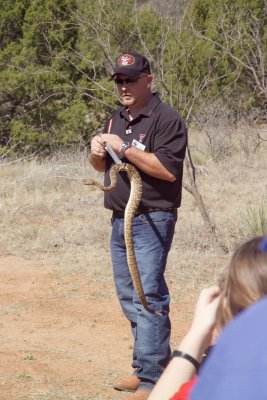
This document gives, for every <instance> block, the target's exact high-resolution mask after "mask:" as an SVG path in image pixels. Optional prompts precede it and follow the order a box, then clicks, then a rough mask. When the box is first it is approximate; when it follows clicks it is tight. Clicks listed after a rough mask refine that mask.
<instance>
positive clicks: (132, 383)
mask: <svg viewBox="0 0 267 400" xmlns="http://www.w3.org/2000/svg"><path fill="white" fill-rule="evenodd" d="M139 383H140V379H139V378H138V377H137V376H136V375H130V376H128V377H127V378H124V379H120V380H119V381H117V382H116V383H114V385H113V387H114V389H116V390H122V391H124V392H135V391H136V390H137V389H138V386H139Z"/></svg>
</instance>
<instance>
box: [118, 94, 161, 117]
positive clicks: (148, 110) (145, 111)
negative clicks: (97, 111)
mask: <svg viewBox="0 0 267 400" xmlns="http://www.w3.org/2000/svg"><path fill="white" fill-rule="evenodd" d="M159 103H161V99H160V97H159V94H158V93H157V92H155V93H152V96H151V97H150V99H149V101H148V102H147V104H146V105H145V106H144V107H143V108H142V109H141V111H140V113H139V116H140V115H142V116H145V117H151V115H152V114H153V111H154V110H155V108H156V107H157V106H158V104H159ZM120 114H121V116H123V117H124V118H126V119H128V118H129V114H128V111H127V107H126V106H124V107H122V108H121V110H120Z"/></svg>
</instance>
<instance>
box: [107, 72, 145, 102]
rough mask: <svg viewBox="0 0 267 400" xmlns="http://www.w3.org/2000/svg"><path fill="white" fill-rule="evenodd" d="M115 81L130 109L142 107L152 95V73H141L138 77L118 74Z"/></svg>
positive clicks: (123, 100) (122, 98)
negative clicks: (132, 77) (133, 77)
mask: <svg viewBox="0 0 267 400" xmlns="http://www.w3.org/2000/svg"><path fill="white" fill-rule="evenodd" d="M114 81H115V82H116V85H117V89H118V92H119V95H120V97H121V100H122V102H123V104H124V105H125V106H127V107H129V108H130V109H141V108H142V107H143V106H144V105H145V103H146V102H147V101H148V99H149V97H150V96H151V82H152V76H151V75H145V74H140V75H139V76H138V77H137V79H131V78H129V77H128V76H127V75H124V74H118V75H117V76H116V78H115V79H114Z"/></svg>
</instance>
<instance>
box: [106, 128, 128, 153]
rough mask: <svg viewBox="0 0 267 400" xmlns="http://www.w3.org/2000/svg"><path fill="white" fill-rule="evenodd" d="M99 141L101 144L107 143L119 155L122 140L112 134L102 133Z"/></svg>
mask: <svg viewBox="0 0 267 400" xmlns="http://www.w3.org/2000/svg"><path fill="white" fill-rule="evenodd" d="M101 139H102V140H103V142H105V143H109V144H110V145H111V147H112V149H113V150H114V151H115V152H116V153H118V154H119V153H120V151H121V145H122V144H123V140H122V139H121V138H120V137H119V136H118V135H114V134H112V133H103V134H102V135H101Z"/></svg>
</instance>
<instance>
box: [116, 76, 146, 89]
mask: <svg viewBox="0 0 267 400" xmlns="http://www.w3.org/2000/svg"><path fill="white" fill-rule="evenodd" d="M145 76H147V75H142V76H138V77H137V78H127V79H120V78H115V79H113V80H114V82H115V83H116V85H128V86H132V85H134V84H135V83H136V82H137V81H138V79H141V78H144V77H145Z"/></svg>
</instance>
